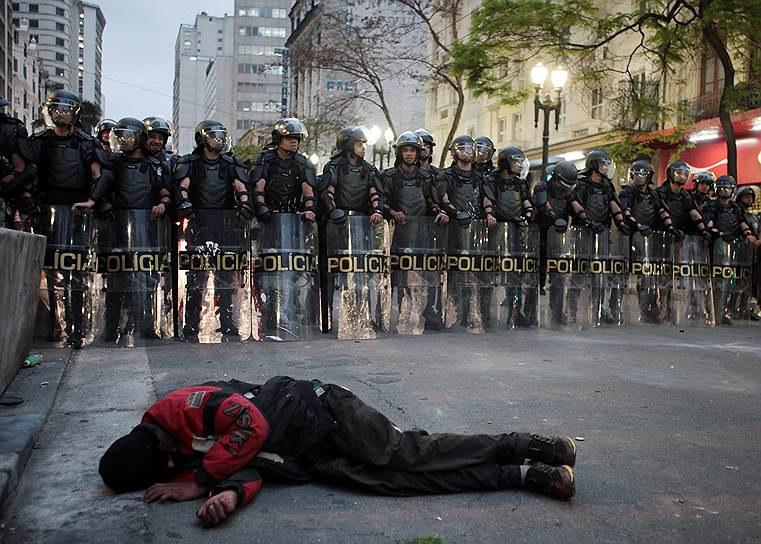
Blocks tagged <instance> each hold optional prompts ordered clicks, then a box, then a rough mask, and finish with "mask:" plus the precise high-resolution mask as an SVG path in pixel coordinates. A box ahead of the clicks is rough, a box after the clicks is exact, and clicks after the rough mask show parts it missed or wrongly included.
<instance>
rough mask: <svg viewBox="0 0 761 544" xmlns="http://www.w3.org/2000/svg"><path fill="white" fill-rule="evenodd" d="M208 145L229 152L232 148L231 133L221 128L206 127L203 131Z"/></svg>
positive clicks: (220, 151)
mask: <svg viewBox="0 0 761 544" xmlns="http://www.w3.org/2000/svg"><path fill="white" fill-rule="evenodd" d="M201 135H202V136H203V141H204V144H205V145H206V147H208V148H209V149H211V150H212V151H216V152H218V153H227V152H228V151H230V149H232V145H231V141H230V135H229V134H228V133H227V130H224V129H221V128H206V129H203V130H202V131H201Z"/></svg>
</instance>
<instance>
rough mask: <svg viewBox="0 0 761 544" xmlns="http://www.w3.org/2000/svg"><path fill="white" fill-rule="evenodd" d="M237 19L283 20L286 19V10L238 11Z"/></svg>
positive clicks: (259, 9)
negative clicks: (263, 18)
mask: <svg viewBox="0 0 761 544" xmlns="http://www.w3.org/2000/svg"><path fill="white" fill-rule="evenodd" d="M238 16H239V17H266V18H268V19H285V18H286V17H288V10H286V9H281V8H248V9H239V10H238Z"/></svg>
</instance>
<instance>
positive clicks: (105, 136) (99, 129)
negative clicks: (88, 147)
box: [93, 119, 116, 155]
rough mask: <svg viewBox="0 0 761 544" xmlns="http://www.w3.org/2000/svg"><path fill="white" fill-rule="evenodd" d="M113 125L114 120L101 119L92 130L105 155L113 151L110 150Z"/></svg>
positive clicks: (114, 123)
mask: <svg viewBox="0 0 761 544" xmlns="http://www.w3.org/2000/svg"><path fill="white" fill-rule="evenodd" d="M114 125H116V121H114V120H113V119H101V120H100V121H98V124H97V125H95V129H94V130H93V132H94V136H95V138H96V139H97V140H98V143H99V144H100V145H101V147H102V148H103V151H105V152H106V154H107V155H110V154H111V153H113V151H112V150H111V130H112V129H113V128H114Z"/></svg>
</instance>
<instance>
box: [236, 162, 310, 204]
mask: <svg viewBox="0 0 761 544" xmlns="http://www.w3.org/2000/svg"><path fill="white" fill-rule="evenodd" d="M250 179H251V183H252V184H255V183H256V182H258V181H259V180H260V179H264V180H265V185H264V201H265V203H266V205H267V208H269V210H270V211H272V212H275V213H295V212H299V211H302V210H303V208H304V204H305V203H304V202H302V194H303V193H302V188H301V186H302V183H306V184H308V185H309V186H310V187H312V189H315V190H316V187H317V179H316V176H315V171H314V166H313V165H312V163H311V161H310V160H309V159H307V158H306V157H305V156H303V155H301V154H298V153H296V154H295V155H294V156H293V157H292V158H290V159H281V158H280V157H278V155H277V151H276V150H275V149H271V150H267V151H263V152H262V153H260V154H259V155H258V156H257V157H256V159H255V160H254V167H253V170H252V171H251V177H250ZM313 205H314V204H312V205H310V206H308V207H312V206H313Z"/></svg>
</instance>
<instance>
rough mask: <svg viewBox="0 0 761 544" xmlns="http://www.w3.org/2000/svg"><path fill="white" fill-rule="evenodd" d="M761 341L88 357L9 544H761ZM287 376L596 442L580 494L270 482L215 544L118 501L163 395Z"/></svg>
mask: <svg viewBox="0 0 761 544" xmlns="http://www.w3.org/2000/svg"><path fill="white" fill-rule="evenodd" d="M758 337H759V329H758V328H751V329H740V328H736V329H714V330H688V331H687V332H679V330H678V329H673V328H662V329H650V328H641V329H627V330H595V331H586V332H582V333H563V332H552V331H524V332H516V333H500V334H488V335H468V334H466V333H459V334H440V335H426V336H423V337H396V338H389V339H384V340H376V341H363V342H352V341H343V342H338V341H333V340H327V339H326V340H319V341H315V342H310V343H289V344H281V343H266V344H254V343H250V344H242V345H240V344H239V345H230V344H226V345H212V346H203V345H201V346H198V345H186V344H181V343H174V342H172V343H169V344H166V345H163V346H156V347H151V348H136V349H105V348H88V349H85V350H82V351H80V352H79V353H78V354H77V356H76V358H75V360H74V361H73V363H71V365H70V366H69V367H68V369H67V370H66V373H65V375H64V377H63V380H62V383H61V386H60V389H59V391H58V397H57V398H56V402H55V404H54V406H53V409H52V411H51V414H50V417H49V419H48V421H47V423H46V425H45V428H44V429H43V432H42V434H41V436H40V439H39V441H38V443H37V445H36V447H35V450H34V452H33V454H32V457H31V460H30V462H29V464H28V466H27V468H26V470H25V472H24V474H23V476H22V478H21V482H20V485H19V487H18V491H17V493H16V495H15V496H14V497H13V498H12V499H11V500H10V501H9V502H8V503H7V504H6V508H5V511H4V512H3V515H2V528H0V541H2V542H3V543H7V544H12V543H23V544H29V543H35V544H37V543H53V542H56V543H57V542H67V543H68V542H80V543H90V542H132V543H138V542H151V543H153V542H156V543H159V542H171V543H177V542H186V543H196V542H199V543H200V542H210V541H212V539H214V540H219V541H223V540H224V541H225V542H262V543H268V544H276V543H288V544H294V543H301V542H331V543H342V542H347V543H349V542H350V543H376V542H399V543H407V542H410V541H413V540H414V539H416V538H417V539H420V537H437V538H440V539H441V540H442V541H444V542H448V543H469V542H489V543H491V542H511V543H516V542H555V543H566V542H568V543H574V542H690V543H697V542H711V543H714V542H761V516H759V512H761V485H759V484H760V483H761V474H760V472H757V471H761V469H760V468H759V459H761V438H760V437H761V345H760V344H759V343H758ZM277 374H288V375H291V376H294V377H297V378H313V377H317V378H320V379H322V380H323V381H326V382H333V383H338V384H341V385H344V386H346V387H348V388H350V389H352V390H353V391H354V392H355V393H357V394H358V395H359V396H361V397H362V398H363V399H365V400H366V401H367V402H368V403H369V404H371V405H373V406H375V407H376V408H378V409H380V410H382V411H383V412H384V413H385V414H386V415H388V416H389V417H390V418H391V419H392V420H394V422H395V423H396V424H397V425H398V426H400V427H403V428H405V427H406V428H409V427H413V426H415V427H420V428H423V429H426V430H427V431H429V432H443V431H447V432H463V433H466V432H467V433H480V432H485V433H497V432H504V431H509V430H528V431H532V432H539V433H542V434H548V435H555V434H568V435H571V436H575V437H580V441H579V453H578V461H577V468H576V477H577V484H576V486H577V487H576V488H577V495H576V497H574V499H572V500H571V501H568V502H560V501H555V500H552V499H548V498H545V497H541V496H537V495H533V494H530V493H526V492H519V491H504V492H496V493H468V494H461V495H447V496H425V497H413V498H390V497H378V496H373V495H366V494H363V493H360V492H356V491H353V490H351V489H346V488H342V487H337V486H331V485H326V484H309V485H299V486H288V485H283V484H267V483H265V487H264V489H263V491H262V493H261V494H260V495H259V497H257V499H256V500H255V501H254V502H253V503H252V504H251V505H249V506H247V507H245V508H244V509H243V510H241V511H239V512H237V513H236V515H235V516H234V517H233V518H232V519H231V520H230V521H229V522H227V523H225V524H224V525H223V526H222V527H219V528H216V529H213V530H205V529H203V528H201V527H200V525H199V524H198V523H196V520H195V518H194V512H195V509H196V508H197V501H192V502H190V503H178V504H156V505H147V504H145V503H144V502H143V501H142V499H141V495H140V494H137V493H135V494H127V495H121V496H112V495H110V494H109V493H108V492H107V490H106V489H105V488H104V487H103V486H102V483H101V482H100V480H99V478H98V475H97V462H98V459H99V457H100V455H101V454H102V453H103V451H104V450H105V448H106V447H108V445H109V444H110V443H111V442H112V441H113V440H114V439H115V438H117V437H118V436H120V435H122V434H124V433H126V432H128V431H129V430H130V429H131V428H132V426H134V425H135V424H137V422H138V421H139V418H140V416H141V414H142V412H143V410H144V409H145V408H146V407H147V406H149V405H150V403H151V402H153V401H154V400H155V399H156V398H157V397H158V396H160V395H161V394H163V393H165V392H167V391H169V390H171V389H173V388H176V387H179V386H183V385H189V384H194V383H198V382H202V381H205V380H210V379H225V378H232V377H236V378H239V379H242V380H246V381H251V382H260V381H262V380H265V379H266V378H268V377H270V376H273V375H277ZM581 438H583V441H581ZM421 541H422V540H418V541H417V542H421Z"/></svg>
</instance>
